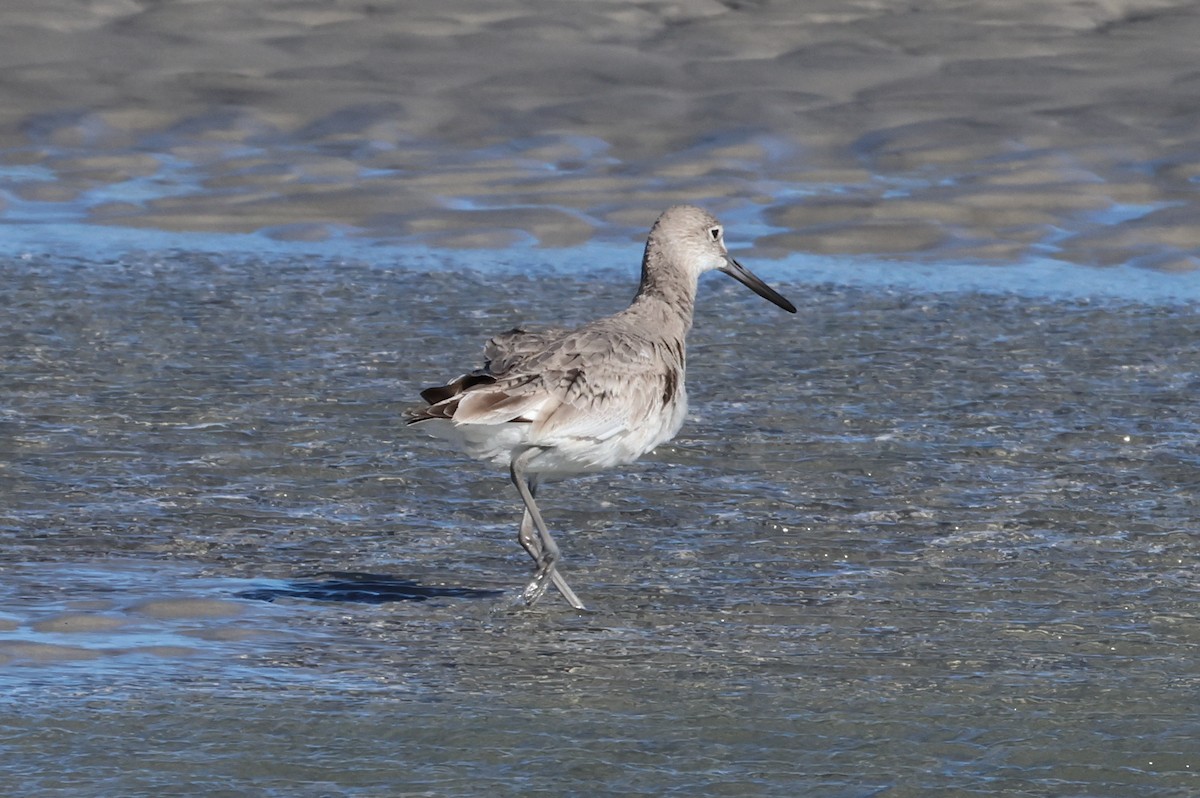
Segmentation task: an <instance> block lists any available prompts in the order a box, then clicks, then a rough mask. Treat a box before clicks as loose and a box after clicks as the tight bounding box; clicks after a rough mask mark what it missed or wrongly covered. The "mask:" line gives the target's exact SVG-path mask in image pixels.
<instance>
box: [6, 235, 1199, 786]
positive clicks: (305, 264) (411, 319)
mask: <svg viewBox="0 0 1200 798" xmlns="http://www.w3.org/2000/svg"><path fill="white" fill-rule="evenodd" d="M535 267H536V264H533V265H531V270H532V271H533V272H534V273H535V274H536V273H538V272H539V271H540V269H538V268H535ZM0 269H2V273H0V303H2V304H3V306H4V307H5V308H7V309H8V311H7V312H6V314H4V315H3V317H0V340H2V341H3V342H4V344H5V345H4V347H3V348H2V349H0V357H2V358H3V363H2V364H0V368H2V369H3V373H4V375H5V391H6V392H5V398H4V401H3V408H2V411H0V412H2V416H0V423H2V424H3V432H4V438H5V441H6V443H5V446H6V449H5V454H4V457H3V459H2V461H0V479H2V480H3V487H4V495H5V502H4V505H3V507H0V550H3V552H4V562H5V568H4V578H3V580H0V660H3V661H4V663H6V664H4V665H3V666H0V680H2V681H3V683H4V684H3V687H4V693H5V695H6V696H7V697H8V698H7V700H6V702H4V703H2V704H0V734H2V735H3V739H4V745H5V747H6V756H5V757H4V759H3V762H2V763H0V771H3V772H4V774H5V778H6V780H7V782H8V783H10V784H18V785H20V787H21V789H22V792H23V794H40V795H68V794H72V795H73V794H79V792H80V791H81V789H82V790H83V792H90V793H97V792H103V793H108V794H122V795H141V794H147V795H148V794H169V793H170V792H171V791H172V790H173V789H175V788H174V787H172V785H178V784H180V783H184V782H186V783H187V784H189V785H192V787H191V789H192V790H193V791H194V792H196V793H197V794H201V793H203V794H246V793H247V792H271V791H282V792H286V793H287V794H289V795H296V794H298V795H313V796H316V795H371V796H375V795H379V796H384V795H394V794H397V793H398V792H404V791H410V792H411V791H414V790H417V791H423V792H429V793H436V794H475V793H477V792H478V791H479V790H480V785H481V784H487V785H501V786H500V787H496V788H495V789H491V788H489V791H492V792H495V791H497V790H499V791H500V792H502V793H504V794H513V795H515V794H517V793H528V792H530V791H533V792H535V793H536V792H538V791H544V792H546V793H547V794H570V793H572V792H577V791H580V790H582V789H585V787H584V786H583V785H593V784H603V785H604V790H603V791H605V792H611V793H614V794H616V793H619V794H634V795H636V794H645V795H661V794H665V793H669V792H672V791H673V792H677V793H678V792H683V793H684V794H687V793H689V792H691V793H692V794H704V795H708V794H720V793H722V792H725V793H729V794H739V795H743V794H761V795H779V796H784V795H789V796H790V795H797V794H808V795H829V796H835V795H837V796H841V795H862V794H871V793H891V794H896V795H906V794H912V795H925V794H936V793H946V794H950V793H960V792H972V793H974V794H983V795H996V796H1008V795H1014V794H1022V793H1026V794H1051V793H1055V792H1058V791H1062V790H1064V789H1067V788H1064V787H1063V785H1064V784H1067V785H1070V787H1069V790H1068V791H1070V792H1073V793H1077V794H1086V795H1098V796H1114V798H1116V796H1126V795H1130V794H1138V795H1163V796H1169V795H1184V794H1188V793H1190V792H1194V791H1195V790H1196V789H1197V776H1196V770H1197V767H1198V763H1197V762H1196V758H1195V753H1194V749H1195V746H1194V740H1195V738H1196V733H1197V728H1196V720H1195V713H1194V711H1193V709H1192V703H1193V702H1191V700H1190V698H1191V696H1192V694H1193V693H1194V692H1195V687H1196V683H1195V673H1194V671H1195V668H1194V660H1195V658H1194V650H1195V646H1196V644H1197V641H1198V639H1200V638H1198V636H1197V635H1198V631H1197V630H1198V629H1200V627H1197V624H1196V617H1195V611H1194V610H1195V606H1196V605H1197V599H1198V598H1200V596H1197V587H1196V580H1195V573H1196V567H1197V548H1196V545H1195V535H1194V519H1195V501H1194V496H1195V493H1196V491H1195V488H1196V486H1197V473H1200V472H1198V471H1197V466H1198V465H1200V463H1198V461H1197V458H1196V453H1195V451H1194V445H1193V441H1194V430H1195V429H1196V426H1197V421H1198V420H1200V419H1197V417H1196V412H1195V403H1194V402H1193V401H1191V398H1192V397H1193V396H1194V395H1195V392H1196V390H1197V387H1198V386H1200V376H1198V375H1197V372H1196V365H1195V364H1196V362H1197V359H1196V354H1197V353H1196V351H1195V349H1196V347H1195V344H1194V343H1193V342H1195V341H1197V340H1200V329H1197V327H1198V321H1197V317H1196V315H1195V313H1194V311H1193V309H1192V308H1190V307H1188V306H1180V305H1170V304H1164V305H1143V304H1134V303H1117V302H1067V301H1049V300H1036V299H1030V298H1023V297H1020V296H1017V295H1009V296H1003V295H996V294H974V293H948V294H919V293H913V292H894V293H893V292H885V291H880V290H877V289H864V290H859V289H846V288H836V287H822V286H819V285H805V286H800V285H795V284H793V285H791V286H790V287H789V286H788V285H786V284H785V285H783V286H782V289H783V290H786V291H787V292H788V294H789V296H795V297H797V298H798V304H799V305H800V313H799V315H798V317H797V318H796V319H794V320H789V321H794V323H792V324H781V323H780V322H779V320H778V318H777V317H775V316H773V315H771V314H770V313H766V312H763V311H764V309H763V308H762V307H761V306H760V303H759V302H757V301H755V299H756V298H754V297H745V296H742V295H741V292H739V291H738V290H737V287H736V286H732V285H725V284H724V283H722V282H721V281H719V280H717V281H705V285H704V291H703V292H702V293H703V296H702V298H701V303H700V307H699V316H698V318H697V327H696V329H695V330H694V331H693V339H692V341H693V347H692V349H691V352H690V353H689V354H690V358H689V363H690V366H691V373H690V374H689V380H690V385H691V393H692V397H693V417H692V418H690V419H689V422H688V424H687V425H686V426H685V428H684V431H683V433H682V434H681V437H680V438H679V439H677V440H676V441H675V442H673V443H672V444H670V445H668V446H665V447H663V449H662V450H660V452H659V454H658V455H657V456H656V457H654V458H651V459H650V460H649V461H647V462H645V463H644V464H642V465H640V466H638V467H634V468H629V469H624V470H621V471H619V472H614V473H611V474H604V475H598V476H595V477H587V478H581V479H576V480H570V481H565V482H562V483H556V484H553V485H549V486H547V487H546V489H545V490H544V491H543V494H544V495H543V496H542V497H539V498H541V499H542V500H543V501H544V503H545V507H544V509H545V512H546V514H547V518H548V519H550V520H551V523H552V525H553V526H554V528H555V529H556V530H558V531H559V538H560V543H561V545H562V547H563V556H564V565H563V567H564V568H565V569H567V570H568V572H569V573H570V575H571V581H572V582H573V583H574V584H576V585H577V586H579V587H580V588H581V589H584V588H586V590H587V593H588V595H589V597H590V603H591V604H592V605H594V608H593V611H592V612H589V613H584V614H579V613H575V612H572V611H570V610H568V609H567V608H565V607H564V606H563V605H561V603H557V602H550V601H547V602H542V604H540V605H539V606H538V607H536V608H535V609H534V610H533V611H528V610H525V609H523V608H520V607H519V606H515V604H516V602H514V598H515V597H516V596H517V595H518V593H519V590H520V588H521V587H522V586H523V585H524V584H525V581H526V578H527V568H528V565H527V562H526V561H527V558H526V557H524V555H523V553H522V552H521V551H520V549H519V547H517V546H516V545H515V543H514V538H515V536H516V527H517V523H518V521H519V518H520V512H519V502H518V500H517V499H516V497H515V495H513V493H512V491H511V486H510V485H509V482H508V479H507V477H506V476H505V475H504V474H500V473H495V472H493V471H492V470H489V469H487V468H485V467H483V466H480V465H478V464H475V463H471V462H469V461H465V460H464V459H463V458H461V457H460V456H459V455H457V454H456V453H453V452H449V451H446V450H444V449H442V448H441V447H440V445H439V444H438V442H437V441H435V440H433V439H427V438H424V437H423V436H411V435H409V434H408V433H407V432H406V431H405V430H404V428H403V426H402V425H401V423H400V420H399V410H400V409H401V407H403V406H404V405H405V404H407V402H408V401H409V397H412V396H415V391H416V389H417V388H418V387H419V386H420V385H423V384H424V382H423V381H424V379H425V378H426V377H427V376H428V375H429V374H431V373H442V372H443V371H444V368H445V364H446V363H463V362H468V361H469V360H470V359H471V358H472V357H473V356H474V355H475V353H476V352H477V350H478V348H479V346H480V344H481V342H482V340H483V339H484V338H485V337H486V335H487V334H489V333H491V332H494V331H495V330H499V329H504V328H506V327H509V326H511V325H513V324H514V323H518V322H522V321H527V320H540V321H544V322H547V323H566V322H570V321H573V320H578V319H581V318H586V317H591V316H593V315H595V314H597V313H599V312H605V311H607V310H608V309H609V308H616V307H619V306H621V305H622V304H623V303H624V302H625V301H627V299H628V294H629V291H628V290H627V289H628V288H629V286H627V285H624V284H622V285H614V284H613V283H611V282H607V281H600V280H594V279H583V278H572V277H569V276H560V277H559V278H558V279H556V280H554V281H547V280H538V279H537V278H536V277H532V276H530V277H522V276H517V275H508V276H506V277H504V278H503V279H501V280H499V281H496V282H489V280H491V279H492V278H494V277H495V275H492V276H490V277H485V276H481V275H479V274H476V273H473V272H463V273H458V274H449V273H446V272H444V271H436V272H421V271H408V270H406V269H404V268H400V267H396V268H388V269H384V268H369V267H360V266H354V265H351V264H331V263H329V262H326V261H320V260H314V261H297V260H266V259H264V260H257V261H252V260H246V261H242V262H236V263H227V262H223V261H221V260H218V259H212V258H206V257H199V256H184V255H180V256H177V257H175V258H171V259H146V260H136V259H131V260H128V261H125V262H123V263H121V264H93V265H88V264H83V263H78V262H72V263H67V262H63V263H50V262H41V261H20V262H13V261H4V262H2V263H0ZM481 297H482V298H483V299H482V300H479V299H476V298H481ZM447 307H454V308H458V309H460V310H461V312H457V313H449V314H448V313H446V312H445V309H446V308H447ZM518 555H520V556H518ZM321 569H330V571H331V573H326V574H324V575H317V576H313V574H314V572H319V571H321ZM346 574H350V575H352V576H351V577H347V576H346ZM363 574H368V575H371V576H370V578H369V580H368V581H366V582H365V583H364V582H363V581H361V580H362V579H363V577H362V576H361V575H363ZM364 584H366V585H367V590H366V593H365V594H364V593H363V592H362V591H361V590H360V588H362V587H363V585H364ZM314 585H315V586H316V588H317V589H318V591H317V593H318V594H317V595H313V594H312V593H311V592H307V593H306V590H308V588H310V587H313V586H314ZM414 585H415V586H418V587H420V586H424V588H426V589H427V590H426V591H425V592H428V593H430V594H436V595H429V596H428V598H427V600H423V601H383V602H378V603H376V602H374V601H372V600H364V599H372V598H374V597H377V596H378V595H380V594H379V593H378V591H380V590H382V589H387V590H391V589H397V588H398V589H399V590H400V592H403V591H404V590H408V589H416V588H414V587H413V586H414ZM439 586H440V587H439ZM464 587H470V588H472V590H470V591H467V593H469V597H468V595H466V594H464V593H463V592H462V591H460V590H459V589H460V588H464ZM430 588H431V589H430ZM501 591H502V592H501ZM331 592H332V594H337V593H339V592H342V596H341V597H342V598H345V599H348V600H341V601H339V600H336V599H337V598H338V596H337V595H332V594H331ZM267 594H270V598H273V599H274V600H273V601H254V600H248V599H247V598H245V596H247V595H251V596H256V597H258V598H264V597H267ZM422 597H424V596H422ZM330 599H333V600H330ZM133 729H136V730H137V733H136V741H137V744H136V745H133V744H132V742H131V741H132V740H133V739H134V738H132V737H130V736H129V735H130V734H132V732H131V731H129V730H133ZM51 763H52V764H53V766H52V767H51V766H50V765H51ZM80 785H86V788H81V787H80ZM586 789H590V787H587V788H586Z"/></svg>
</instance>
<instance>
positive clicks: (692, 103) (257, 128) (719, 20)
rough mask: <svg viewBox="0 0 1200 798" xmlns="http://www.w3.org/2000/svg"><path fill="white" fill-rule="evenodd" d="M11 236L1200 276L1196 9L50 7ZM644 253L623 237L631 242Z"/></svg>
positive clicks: (23, 73)
mask: <svg viewBox="0 0 1200 798" xmlns="http://www.w3.org/2000/svg"><path fill="white" fill-rule="evenodd" d="M0 19H2V21H3V22H4V24H3V25H0V99H2V100H3V102H0V189H2V190H3V194H0V196H3V197H4V200H5V202H4V204H3V205H2V206H0V222H7V223H30V222H36V221H38V220H39V219H44V218H48V217H53V218H74V219H77V220H79V221H83V222H86V223H95V224H103V225H111V226H117V227H142V228H154V229H163V230H187V231H212V232H260V231H262V232H266V233H267V234H269V235H272V236H274V237H277V238H282V239H300V240H308V239H318V240H319V239H323V238H327V237H329V236H332V235H343V234H348V235H353V236H364V237H367V238H372V239H380V240H388V241H414V242H421V243H427V244H433V245H439V246H468V247H476V246H480V247H494V246H502V245H506V244H512V243H519V242H523V241H528V240H536V241H537V242H538V243H540V244H542V245H545V246H572V245H576V244H579V243H582V242H585V241H587V240H589V239H591V238H592V237H594V236H595V235H597V233H600V232H604V233H606V234H611V232H612V230H613V229H619V230H620V231H621V232H622V234H628V235H630V236H635V235H636V234H637V231H638V230H640V229H641V228H643V227H644V226H645V224H647V223H648V220H649V219H651V218H653V215H654V214H655V213H656V212H657V211H659V210H661V208H662V207H663V206H664V205H666V204H670V203H672V202H677V201H701V202H705V203H706V204H708V205H710V206H711V207H713V208H714V210H717V211H721V212H728V211H730V210H731V209H735V208H736V209H740V210H743V211H744V210H748V209H759V210H761V211H762V216H761V218H762V220H763V221H764V222H765V224H764V225H763V226H762V227H761V228H760V229H759V230H758V233H759V237H758V239H757V241H756V248H757V250H758V252H757V253H756V254H757V255H758V256H772V255H782V254H785V253H789V252H795V251H801V252H817V253H835V254H873V255H880V254H882V255H895V256H904V257H906V258H911V257H918V256H919V257H921V258H924V259H929V260H935V261H940V260H947V261H950V260H962V259H984V260H989V261H998V262H1018V261H1022V260H1026V259H1028V258H1030V257H1035V256H1037V257H1052V258H1058V259H1062V260H1066V261H1070V262H1075V263H1081V264H1089V265H1097V266H1107V265H1113V264H1124V263H1134V264H1135V265H1141V266H1146V267H1151V268H1155V269H1162V270H1191V269H1193V268H1194V267H1195V266H1196V265H1197V260H1196V255H1197V253H1198V252H1200V228H1198V227H1197V226H1196V224H1195V221H1194V220H1195V218H1196V213H1195V203H1196V198H1195V195H1196V188H1197V175H1200V133H1198V132H1197V131H1198V130H1200V126H1198V124H1197V123H1198V121H1200V110H1198V109H1200V104H1198V103H1197V102H1196V98H1197V91H1198V90H1200V65H1198V62H1197V61H1196V58H1195V44H1194V43H1195V42H1196V41H1197V40H1200V8H1197V7H1196V6H1195V4H1192V3H1188V2H1182V1H1179V2H1171V1H1170V0H1162V1H1159V2H1152V1H1146V2H1137V1H1133V2H1125V3H1121V2H1107V3H1101V2H1095V3H1086V2H1081V3H1071V4H1057V3H1056V4H1045V3H1040V2H1033V0H1028V1H1026V0H1006V2H997V3H976V4H962V3H955V2H948V0H931V1H930V2H919V3H901V2H874V3H865V2H863V3H845V2H817V3H804V4H796V3H792V2H786V1H785V0H779V1H778V2H760V3H753V4H734V3H729V4H723V3H716V2H712V3H706V2H697V3H688V4H670V3H647V4H638V5H633V4H629V3H623V2H620V3H619V2H594V3H588V4H575V3H560V2H549V1H547V2H505V3H492V2H462V3H453V4H447V3H445V2H427V1H426V0H419V1H418V2H413V3H404V4H366V3H362V4H357V3H350V4H336V5H330V4H324V3H321V4H313V3H307V2H299V1H298V0H270V1H266V2H260V3H254V4H244V3H238V2H233V0H212V1H211V2H205V3H170V4H163V3H156V2H149V0H146V1H144V2H139V1H138V0H106V1H104V2H96V3H91V4H88V5H86V6H82V7H81V6H79V5H77V4H75V3H68V2H65V1H63V2H37V3H34V2H32V0H20V1H19V2H16V3H9V4H6V6H5V9H4V10H3V12H0ZM614 226H615V228H614Z"/></svg>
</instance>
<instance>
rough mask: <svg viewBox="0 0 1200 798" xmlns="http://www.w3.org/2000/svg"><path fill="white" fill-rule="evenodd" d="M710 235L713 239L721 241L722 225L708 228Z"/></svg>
mask: <svg viewBox="0 0 1200 798" xmlns="http://www.w3.org/2000/svg"><path fill="white" fill-rule="evenodd" d="M708 237H709V238H710V239H712V240H713V241H720V240H721V226H720V225H717V226H716V227H710V228H708Z"/></svg>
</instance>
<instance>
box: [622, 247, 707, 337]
mask: <svg viewBox="0 0 1200 798" xmlns="http://www.w3.org/2000/svg"><path fill="white" fill-rule="evenodd" d="M651 257H652V256H651V255H650V254H649V253H647V255H646V257H645V258H643V260H642V280H641V283H639V284H638V292H637V296H635V297H634V298H633V304H632V305H631V306H630V310H631V311H635V312H644V313H647V314H650V315H656V316H657V315H661V316H663V317H664V318H663V320H664V321H665V322H666V323H668V324H669V325H670V326H672V327H674V326H675V325H679V327H680V329H681V331H682V333H683V334H687V331H688V330H690V329H691V328H692V313H693V311H694V310H695V306H696V278H695V276H693V275H690V274H681V273H679V272H677V271H666V270H663V269H656V268H654V264H652V263H650V262H649V261H650V258H651Z"/></svg>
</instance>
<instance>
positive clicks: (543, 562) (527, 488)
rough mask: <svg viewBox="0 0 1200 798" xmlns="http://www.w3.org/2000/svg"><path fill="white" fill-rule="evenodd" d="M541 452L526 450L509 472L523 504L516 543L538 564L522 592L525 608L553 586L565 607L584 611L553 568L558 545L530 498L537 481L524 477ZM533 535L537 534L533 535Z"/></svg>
mask: <svg viewBox="0 0 1200 798" xmlns="http://www.w3.org/2000/svg"><path fill="white" fill-rule="evenodd" d="M541 451H542V450H541V449H536V448H530V449H526V450H525V451H523V452H521V453H520V454H518V455H517V456H516V457H514V458H513V460H512V466H511V468H510V473H511V475H512V481H513V485H515V486H516V488H517V492H518V493H520V494H521V501H523V502H524V503H525V514H524V515H523V516H522V517H521V531H520V533H519V534H518V536H517V540H519V541H520V543H521V547H522V548H524V549H525V551H527V552H528V553H529V556H530V557H532V558H533V561H534V562H535V563H537V570H536V571H535V572H534V575H533V581H531V582H530V583H529V585H528V586H526V588H525V593H524V598H525V604H526V605H528V606H530V607H532V606H533V605H534V604H536V603H537V601H538V599H540V598H541V597H542V595H543V594H544V593H545V592H546V588H547V587H549V583H550V582H553V583H554V586H555V587H556V588H558V592H559V593H562V596H563V598H565V599H566V600H567V603H568V604H570V605H571V606H572V607H574V608H575V609H577V610H582V609H586V608H585V607H584V606H583V602H582V601H580V600H579V597H578V596H576V595H575V591H574V590H572V589H571V586H570V585H568V584H567V580H565V579H563V577H562V574H560V573H559V572H558V570H557V569H556V568H555V567H554V565H555V563H556V562H557V561H558V544H557V543H555V542H554V538H552V537H550V531H549V530H548V529H546V522H545V521H543V520H542V513H541V511H540V510H538V506H537V503H536V502H534V500H533V494H534V492H535V491H536V490H537V478H536V477H533V478H528V477H526V476H525V465H526V464H527V463H528V462H529V461H530V460H532V459H533V458H534V457H537V455H538V454H540V453H541ZM535 531H536V533H537V534H534V533H535Z"/></svg>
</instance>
